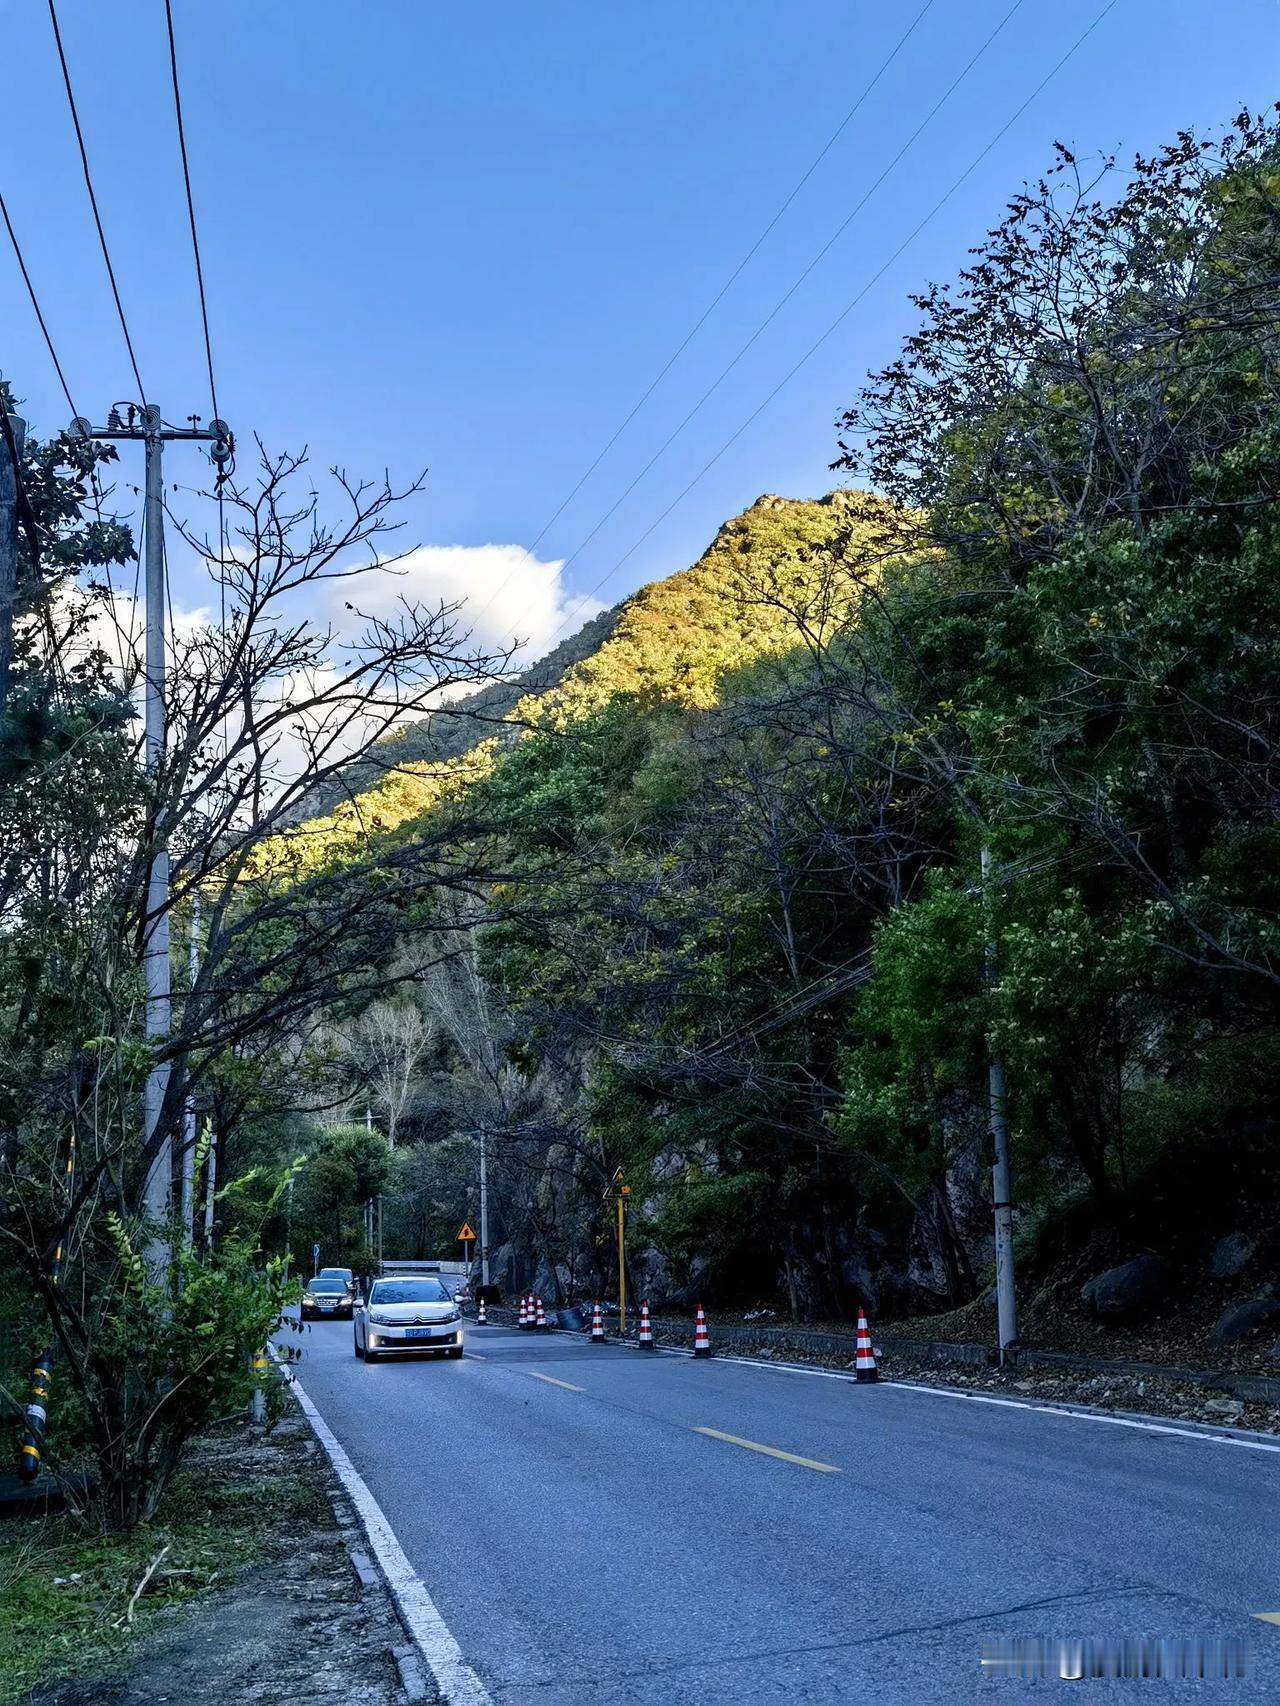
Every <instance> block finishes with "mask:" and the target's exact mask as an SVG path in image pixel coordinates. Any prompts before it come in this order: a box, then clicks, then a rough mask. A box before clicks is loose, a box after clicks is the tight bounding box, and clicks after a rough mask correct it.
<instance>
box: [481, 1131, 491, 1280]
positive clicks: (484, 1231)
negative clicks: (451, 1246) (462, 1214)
mask: <svg viewBox="0 0 1280 1706" xmlns="http://www.w3.org/2000/svg"><path fill="white" fill-rule="evenodd" d="M488 1283H489V1173H488V1169H487V1167H486V1165H485V1146H484V1127H483V1126H481V1127H480V1284H481V1285H488Z"/></svg>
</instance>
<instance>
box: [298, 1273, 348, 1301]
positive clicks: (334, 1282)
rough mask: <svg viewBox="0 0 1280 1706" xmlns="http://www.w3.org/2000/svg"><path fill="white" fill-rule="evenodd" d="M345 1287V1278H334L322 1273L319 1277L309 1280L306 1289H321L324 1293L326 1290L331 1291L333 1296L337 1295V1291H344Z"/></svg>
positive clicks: (314, 1290)
mask: <svg viewBox="0 0 1280 1706" xmlns="http://www.w3.org/2000/svg"><path fill="white" fill-rule="evenodd" d="M346 1289H347V1282H346V1280H344V1279H336V1278H328V1277H326V1276H325V1275H324V1274H321V1275H320V1277H319V1279H313V1280H311V1281H310V1282H309V1283H308V1285H307V1290H308V1291H311V1292H320V1291H323V1292H326V1293H327V1292H333V1293H334V1295H335V1296H336V1295H337V1293H338V1292H340V1291H345V1290H346Z"/></svg>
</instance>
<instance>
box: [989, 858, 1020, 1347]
mask: <svg viewBox="0 0 1280 1706" xmlns="http://www.w3.org/2000/svg"><path fill="white" fill-rule="evenodd" d="M990 878H991V852H990V849H989V848H988V847H986V846H985V845H984V846H983V849H982V899H983V909H984V912H986V942H985V945H984V947H983V966H984V971H985V981H986V986H987V989H988V991H990V990H992V989H994V987H995V981H996V940H995V933H994V931H993V930H992V928H991V918H990V909H989V896H988V890H987V885H988V883H989V882H990ZM987 1085H988V1096H989V1102H990V1110H991V1145H992V1157H993V1159H992V1167H991V1197H992V1205H993V1207H994V1210H995V1219H996V1332H997V1337H998V1340H999V1345H1000V1361H1001V1363H1002V1364H1003V1362H1004V1360H1005V1355H1006V1353H1007V1351H1008V1349H1009V1346H1010V1345H1012V1344H1013V1342H1014V1341H1015V1340H1016V1338H1017V1337H1018V1300H1017V1297H1016V1295H1015V1293H1014V1286H1013V1201H1012V1196H1011V1190H1010V1185H1009V1125H1008V1121H1007V1120H1006V1118H1005V1075H1004V1056H1003V1055H1001V1054H1000V1052H999V1050H998V1049H995V1048H993V1049H992V1050H991V1052H990V1056H989V1060H988V1067H987Z"/></svg>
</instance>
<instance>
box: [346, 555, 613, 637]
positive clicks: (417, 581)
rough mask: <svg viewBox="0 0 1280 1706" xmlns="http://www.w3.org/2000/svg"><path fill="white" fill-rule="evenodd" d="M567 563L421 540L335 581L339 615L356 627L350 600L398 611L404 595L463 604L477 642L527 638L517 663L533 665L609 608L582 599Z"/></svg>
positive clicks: (465, 625)
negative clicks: (381, 563)
mask: <svg viewBox="0 0 1280 1706" xmlns="http://www.w3.org/2000/svg"><path fill="white" fill-rule="evenodd" d="M563 569H564V564H563V562H562V561H560V560H558V559H553V560H551V561H549V562H548V561H544V560H543V559H542V558H540V557H535V556H534V555H533V554H532V553H531V552H529V551H526V550H525V549H524V547H523V546H522V545H421V546H419V547H418V549H417V550H416V551H410V552H409V553H408V554H407V555H406V556H405V557H403V558H402V559H401V560H400V561H399V562H397V563H395V564H393V565H389V566H387V567H386V568H379V569H373V570H371V571H370V572H369V573H368V574H363V575H360V576H358V577H357V578H356V579H354V580H349V581H338V582H335V583H334V586H333V591H332V610H331V615H332V619H333V622H334V625H335V626H336V627H341V628H343V629H344V630H346V631H348V632H350V629H351V624H352V616H351V613H350V612H349V611H348V610H347V609H346V608H345V606H346V604H348V603H350V604H354V605H355V606H356V607H357V609H359V610H361V611H363V612H364V613H365V614H366V615H370V616H389V615H391V614H392V613H393V612H394V611H395V609H396V607H397V606H398V604H399V603H400V601H401V600H407V601H408V602H409V603H410V604H412V603H415V602H416V603H420V604H425V605H434V604H438V603H439V602H440V601H441V600H443V601H444V602H445V603H446V604H454V603H459V604H461V606H462V608H461V609H460V610H459V611H458V614H457V617H456V618H455V620H456V621H457V624H458V627H459V630H460V631H461V630H466V629H470V630H471V635H472V644H473V645H475V646H477V647H480V648H485V649H492V650H494V651H500V650H503V649H505V648H506V647H507V646H509V645H511V644H512V642H513V641H515V640H523V641H524V642H525V644H524V646H523V647H522V648H521V652H520V655H519V657H518V659H517V660H516V665H517V667H518V668H525V667H527V665H529V664H531V663H533V662H534V661H535V660H536V659H538V658H540V657H542V656H544V655H545V653H547V652H548V651H550V650H551V649H552V647H553V646H555V645H558V644H559V642H560V641H561V640H564V639H567V638H568V636H569V635H570V634H573V633H576V632H577V630H578V629H579V628H581V626H582V624H583V623H584V622H587V621H589V620H590V619H591V617H593V616H596V615H598V614H599V612H600V611H601V610H603V609H604V605H603V604H601V602H600V600H599V599H596V598H585V599H584V598H575V597H574V596H573V595H572V594H571V593H570V592H569V591H568V589H567V588H566V586H565V585H564V580H563Z"/></svg>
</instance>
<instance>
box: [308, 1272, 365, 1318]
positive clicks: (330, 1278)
mask: <svg viewBox="0 0 1280 1706" xmlns="http://www.w3.org/2000/svg"><path fill="white" fill-rule="evenodd" d="M355 1306H356V1288H355V1282H354V1281H353V1280H349V1279H343V1278H342V1277H341V1275H339V1274H317V1275H316V1276H315V1278H314V1279H309V1280H308V1281H307V1285H306V1290H305V1291H304V1292H303V1294H302V1310H301V1314H302V1319H303V1320H304V1321H324V1320H344V1319H345V1320H347V1321H350V1320H351V1319H352V1316H353V1315H354V1313H355Z"/></svg>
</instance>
